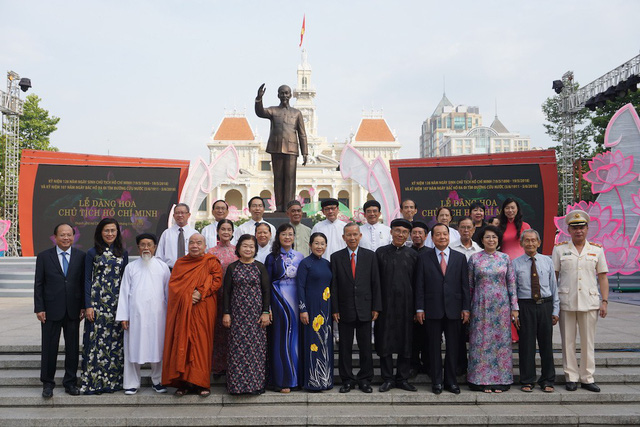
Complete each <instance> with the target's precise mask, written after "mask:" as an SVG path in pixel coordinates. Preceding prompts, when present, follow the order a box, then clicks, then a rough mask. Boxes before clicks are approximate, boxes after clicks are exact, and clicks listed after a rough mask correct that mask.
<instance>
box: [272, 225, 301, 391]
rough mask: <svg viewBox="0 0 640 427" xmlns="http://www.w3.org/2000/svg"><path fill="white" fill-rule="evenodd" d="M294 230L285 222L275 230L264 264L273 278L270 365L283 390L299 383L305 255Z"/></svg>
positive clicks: (277, 385) (273, 380)
mask: <svg viewBox="0 0 640 427" xmlns="http://www.w3.org/2000/svg"><path fill="white" fill-rule="evenodd" d="M294 240H295V231H294V229H293V226H292V225H291V224H282V225H281V226H280V227H278V230H277V231H276V238H275V241H274V242H273V247H272V250H271V253H270V254H269V255H268V256H267V259H266V261H265V266H266V267H267V272H268V273H269V278H270V279H271V312H272V315H273V323H272V326H271V335H270V338H271V341H270V343H269V366H270V371H269V374H270V380H271V385H273V386H274V387H275V388H276V389H279V390H280V391H281V392H283V393H288V392H289V391H291V389H292V388H297V387H299V386H300V367H301V364H300V355H299V348H298V346H299V326H298V290H297V284H296V274H297V271H298V266H299V265H300V261H302V259H303V258H304V256H303V255H302V254H301V253H300V252H296V251H294V250H293V242H294Z"/></svg>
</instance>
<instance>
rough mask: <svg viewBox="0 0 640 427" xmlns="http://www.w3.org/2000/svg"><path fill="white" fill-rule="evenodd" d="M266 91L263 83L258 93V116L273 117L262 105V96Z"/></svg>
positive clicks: (256, 104)
mask: <svg viewBox="0 0 640 427" xmlns="http://www.w3.org/2000/svg"><path fill="white" fill-rule="evenodd" d="M266 91H267V89H266V88H265V87H264V83H262V84H261V85H260V87H259V88H258V95H256V102H255V110H256V116H258V117H262V118H263V119H271V117H269V115H268V114H267V113H266V112H265V111H264V106H263V105H262V96H263V95H264V93H265V92H266Z"/></svg>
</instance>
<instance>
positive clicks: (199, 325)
mask: <svg viewBox="0 0 640 427" xmlns="http://www.w3.org/2000/svg"><path fill="white" fill-rule="evenodd" d="M205 249H206V241H205V238H204V237H203V236H202V235H201V234H194V235H192V236H191V237H190V238H189V253H188V254H187V255H185V256H184V257H182V258H179V259H178V260H177V261H176V263H175V265H174V267H173V271H172V272H171V279H170V281H169V301H168V306H167V325H166V329H165V338H164V355H163V365H162V384H165V385H169V386H172V387H176V388H177V390H176V395H177V396H183V395H184V394H186V393H188V392H190V391H192V392H195V393H198V394H199V395H200V396H203V397H204V396H208V395H209V394H210V391H209V387H210V385H211V383H210V381H211V354H212V350H213V327H214V322H215V319H216V291H217V290H218V289H219V288H220V286H221V285H222V267H221V265H220V261H218V258H216V257H215V256H213V255H211V254H207V253H205Z"/></svg>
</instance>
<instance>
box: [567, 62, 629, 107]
mask: <svg viewBox="0 0 640 427" xmlns="http://www.w3.org/2000/svg"><path fill="white" fill-rule="evenodd" d="M638 83H640V55H638V56H636V57H634V58H631V59H630V60H629V61H627V62H625V63H624V64H622V65H620V66H619V67H616V68H614V69H613V70H611V71H609V72H608V73H606V74H604V75H602V76H600V77H598V78H597V79H595V80H594V81H592V82H591V83H589V84H588V85H586V86H583V87H581V88H580V89H578V90H577V91H575V93H573V94H572V95H571V96H567V97H566V98H563V106H562V109H563V110H564V111H568V112H572V113H577V112H578V111H580V110H581V109H582V108H583V107H584V106H585V104H586V103H587V101H588V100H590V99H591V98H594V99H595V98H596V97H597V96H598V95H599V94H604V96H605V100H606V99H612V98H614V97H615V96H616V95H619V93H617V92H622V91H623V90H625V91H626V90H627V89H629V90H634V89H636V90H637V85H638ZM625 86H626V88H625Z"/></svg>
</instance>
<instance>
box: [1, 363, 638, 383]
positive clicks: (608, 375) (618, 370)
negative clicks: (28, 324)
mask: <svg viewBox="0 0 640 427" xmlns="http://www.w3.org/2000/svg"><path fill="white" fill-rule="evenodd" d="M79 374H80V373H78V376H79ZM538 374H540V372H539V370H538ZM63 375H64V372H63V371H62V370H61V369H58V370H57V371H56V382H57V383H58V384H62V376H63ZM149 375H150V371H149V370H146V369H143V370H142V384H143V385H150V384H151V380H150V377H149ZM595 377H596V381H597V382H598V383H599V384H640V367H627V366H619V367H614V368H607V367H598V368H597V370H596V375H595ZM513 379H514V383H515V384H518V382H519V381H520V375H519V371H518V369H517V368H515V369H513ZM334 382H335V383H336V384H338V383H339V382H340V377H339V375H338V369H337V368H335V369H334ZM374 382H378V383H382V378H381V377H380V369H378V368H375V369H374ZM410 382H411V383H412V384H418V385H419V384H431V380H430V379H429V377H428V376H427V375H425V374H419V375H418V376H416V377H415V378H413V379H411V380H410ZM458 382H459V383H460V384H465V382H466V378H465V377H464V376H461V377H458ZM556 382H557V383H558V384H564V371H563V370H562V368H556ZM211 383H212V385H213V386H224V385H225V377H224V376H222V377H220V378H218V379H214V380H212V382H211ZM38 385H41V383H40V370H39V369H12V370H6V369H5V370H0V387H5V386H6V387H9V386H13V387H29V386H38Z"/></svg>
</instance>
